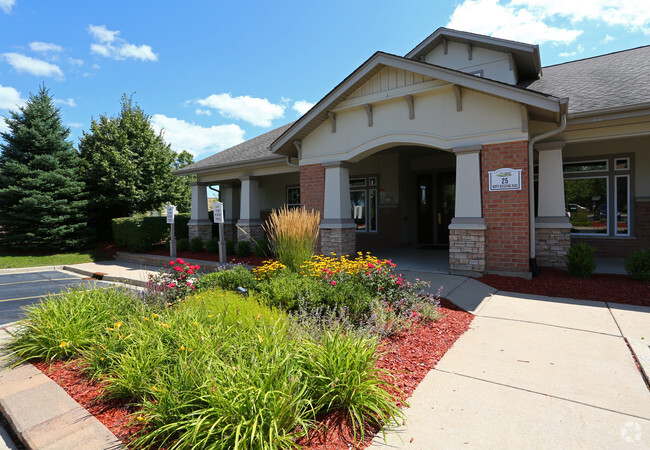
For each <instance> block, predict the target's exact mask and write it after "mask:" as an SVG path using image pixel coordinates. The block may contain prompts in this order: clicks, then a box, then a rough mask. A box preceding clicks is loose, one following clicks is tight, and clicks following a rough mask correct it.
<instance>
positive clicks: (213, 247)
mask: <svg viewBox="0 0 650 450" xmlns="http://www.w3.org/2000/svg"><path fill="white" fill-rule="evenodd" d="M205 249H206V250H207V251H208V253H219V239H217V238H212V239H208V240H207V241H205Z"/></svg>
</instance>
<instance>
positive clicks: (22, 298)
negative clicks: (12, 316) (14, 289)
mask: <svg viewBox="0 0 650 450" xmlns="http://www.w3.org/2000/svg"><path fill="white" fill-rule="evenodd" d="M63 294H65V292H60V293H58V294H44V295H34V296H33V297H17V298H5V299H2V300H0V303H1V302H13V301H16V300H29V299H32V298H45V297H49V296H52V297H55V296H57V295H63Z"/></svg>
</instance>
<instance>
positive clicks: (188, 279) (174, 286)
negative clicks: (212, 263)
mask: <svg viewBox="0 0 650 450" xmlns="http://www.w3.org/2000/svg"><path fill="white" fill-rule="evenodd" d="M199 269H201V266H199V265H198V264H197V265H193V264H190V263H188V262H185V261H184V260H183V259H182V258H176V260H172V261H169V264H165V266H164V267H163V268H162V269H161V270H160V271H158V273H156V274H149V282H148V285H147V287H148V288H149V290H150V291H153V292H154V293H156V294H159V295H161V296H162V298H163V299H164V301H165V302H166V304H167V306H172V305H174V304H176V303H178V302H180V301H181V300H183V299H184V298H186V297H187V296H189V295H190V294H191V293H192V291H193V290H195V289H196V286H195V284H196V282H197V280H198V278H197V277H196V275H195V274H196V272H197V271H198V270H199Z"/></svg>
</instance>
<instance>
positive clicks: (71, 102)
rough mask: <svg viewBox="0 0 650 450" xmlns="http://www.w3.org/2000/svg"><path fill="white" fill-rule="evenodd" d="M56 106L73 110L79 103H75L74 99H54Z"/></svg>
mask: <svg viewBox="0 0 650 450" xmlns="http://www.w3.org/2000/svg"><path fill="white" fill-rule="evenodd" d="M54 104H55V105H66V106H69V107H71V108H74V107H75V106H77V102H75V101H74V98H65V99H63V98H55V99H54Z"/></svg>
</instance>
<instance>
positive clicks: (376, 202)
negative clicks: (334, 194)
mask: <svg viewBox="0 0 650 450" xmlns="http://www.w3.org/2000/svg"><path fill="white" fill-rule="evenodd" d="M371 179H374V181H375V184H370V183H371ZM359 180H363V181H364V184H363V185H360V184H359V185H356V186H352V183H353V181H359ZM349 184H350V194H352V192H359V191H361V192H365V196H366V228H365V229H362V230H358V229H355V230H354V231H355V233H369V234H375V233H379V184H380V180H379V175H378V174H372V175H354V176H352V175H351V176H350V182H349ZM370 191H374V193H375V195H374V210H375V223H374V228H375V229H374V230H371V229H370V226H369V224H370V207H369V206H370V197H371V195H370ZM350 209H352V199H350Z"/></svg>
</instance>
